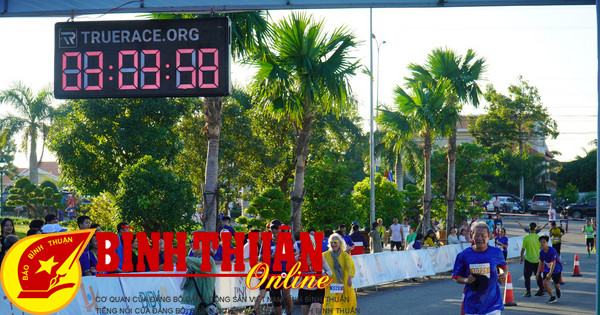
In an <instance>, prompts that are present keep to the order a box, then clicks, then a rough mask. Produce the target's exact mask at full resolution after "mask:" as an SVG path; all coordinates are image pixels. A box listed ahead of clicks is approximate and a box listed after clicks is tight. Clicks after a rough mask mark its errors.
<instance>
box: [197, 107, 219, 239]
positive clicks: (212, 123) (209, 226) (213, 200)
mask: <svg viewBox="0 0 600 315" xmlns="http://www.w3.org/2000/svg"><path fill="white" fill-rule="evenodd" d="M222 105H223V99H222V98H220V97H206V98H205V99H204V107H203V111H204V121H205V122H206V126H205V127H204V128H203V130H204V131H205V132H206V135H207V137H208V150H207V154H206V171H205V173H204V176H205V180H204V194H203V199H204V216H203V222H202V230H203V231H205V232H216V231H217V213H218V209H219V204H218V200H219V199H218V198H217V197H218V194H219V136H220V134H221V109H222Z"/></svg>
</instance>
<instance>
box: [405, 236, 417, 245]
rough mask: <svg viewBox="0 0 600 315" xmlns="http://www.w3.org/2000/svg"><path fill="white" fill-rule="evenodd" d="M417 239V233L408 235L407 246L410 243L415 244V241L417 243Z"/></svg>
mask: <svg viewBox="0 0 600 315" xmlns="http://www.w3.org/2000/svg"><path fill="white" fill-rule="evenodd" d="M415 238H417V233H413V234H408V235H407V236H406V243H407V244H410V243H412V242H414V241H415Z"/></svg>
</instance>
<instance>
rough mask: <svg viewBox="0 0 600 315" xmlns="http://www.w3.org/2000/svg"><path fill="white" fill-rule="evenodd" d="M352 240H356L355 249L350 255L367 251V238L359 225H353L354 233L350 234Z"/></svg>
mask: <svg viewBox="0 0 600 315" xmlns="http://www.w3.org/2000/svg"><path fill="white" fill-rule="evenodd" d="M350 238H351V239H352V242H354V249H353V250H352V251H351V252H350V255H362V254H364V253H365V247H364V246H365V245H366V244H367V240H366V239H365V236H364V235H363V234H362V233H361V232H360V231H359V229H358V225H352V234H350Z"/></svg>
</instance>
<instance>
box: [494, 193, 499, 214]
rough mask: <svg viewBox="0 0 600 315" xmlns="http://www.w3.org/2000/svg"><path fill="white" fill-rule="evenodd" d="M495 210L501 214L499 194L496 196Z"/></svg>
mask: <svg viewBox="0 0 600 315" xmlns="http://www.w3.org/2000/svg"><path fill="white" fill-rule="evenodd" d="M493 205H494V212H496V214H497V215H500V200H498V196H496V197H495V198H494V203H493Z"/></svg>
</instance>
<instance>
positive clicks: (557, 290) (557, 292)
mask: <svg viewBox="0 0 600 315" xmlns="http://www.w3.org/2000/svg"><path fill="white" fill-rule="evenodd" d="M556 297H557V298H559V299H560V289H556Z"/></svg>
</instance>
